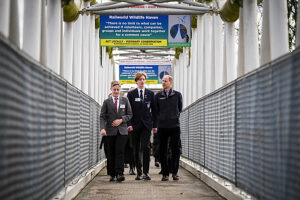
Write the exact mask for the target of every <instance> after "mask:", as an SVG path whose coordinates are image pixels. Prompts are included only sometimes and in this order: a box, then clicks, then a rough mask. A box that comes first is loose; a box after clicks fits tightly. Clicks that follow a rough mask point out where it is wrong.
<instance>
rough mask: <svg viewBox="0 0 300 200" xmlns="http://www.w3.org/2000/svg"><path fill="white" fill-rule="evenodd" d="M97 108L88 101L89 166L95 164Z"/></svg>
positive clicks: (92, 102)
mask: <svg viewBox="0 0 300 200" xmlns="http://www.w3.org/2000/svg"><path fill="white" fill-rule="evenodd" d="M97 133H98V131H97V107H96V103H95V102H94V101H90V166H93V165H95V164H96V162H97Z"/></svg>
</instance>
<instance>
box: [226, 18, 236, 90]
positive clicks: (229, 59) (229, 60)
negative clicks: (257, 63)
mask: <svg viewBox="0 0 300 200" xmlns="http://www.w3.org/2000/svg"><path fill="white" fill-rule="evenodd" d="M235 51H236V48H235V34H234V23H227V22H226V23H225V33H224V60H223V66H224V67H223V70H224V73H223V74H224V76H223V85H225V84H226V83H228V82H230V81H233V80H234V79H235V78H236V73H237V68H236V67H237V66H236V53H235Z"/></svg>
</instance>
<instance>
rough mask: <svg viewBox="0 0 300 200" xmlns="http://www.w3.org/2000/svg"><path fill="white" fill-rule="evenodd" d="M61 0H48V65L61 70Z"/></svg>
mask: <svg viewBox="0 0 300 200" xmlns="http://www.w3.org/2000/svg"><path fill="white" fill-rule="evenodd" d="M61 26H62V9H61V0H51V1H47V47H48V48H47V63H48V64H47V66H48V67H49V68H50V69H52V70H53V71H54V72H56V73H58V74H59V72H60V58H61Z"/></svg>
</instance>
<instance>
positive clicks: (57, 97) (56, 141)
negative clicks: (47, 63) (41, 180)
mask: <svg viewBox="0 0 300 200" xmlns="http://www.w3.org/2000/svg"><path fill="white" fill-rule="evenodd" d="M47 76H48V78H47V79H46V80H47V83H46V100H47V102H46V105H47V121H48V123H47V124H48V126H47V133H48V137H49V141H48V144H46V145H47V146H48V147H47V148H48V152H49V154H50V155H48V156H47V159H46V160H47V163H45V168H46V169H45V170H46V171H47V172H48V173H47V174H48V175H49V176H48V177H47V179H46V180H45V182H46V184H45V190H46V191H47V192H49V193H51V196H52V195H54V194H55V193H56V192H57V191H58V190H59V189H60V188H61V187H62V186H64V181H62V180H64V168H65V166H64V164H65V145H66V144H65V140H66V138H65V136H66V99H67V96H66V94H67V91H66V82H64V81H63V80H61V79H59V78H57V77H54V76H52V75H50V74H49V73H47ZM62 184H63V185H62Z"/></svg>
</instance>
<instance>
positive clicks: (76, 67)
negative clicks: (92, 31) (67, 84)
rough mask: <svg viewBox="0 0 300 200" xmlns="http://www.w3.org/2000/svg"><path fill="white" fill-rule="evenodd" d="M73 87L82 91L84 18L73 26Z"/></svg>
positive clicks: (79, 19)
mask: <svg viewBox="0 0 300 200" xmlns="http://www.w3.org/2000/svg"><path fill="white" fill-rule="evenodd" d="M73 42H74V43H73V48H74V50H73V77H72V81H73V85H75V86H76V87H77V88H79V89H81V70H82V16H81V15H79V17H78V19H77V20H76V21H75V22H74V25H73Z"/></svg>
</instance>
